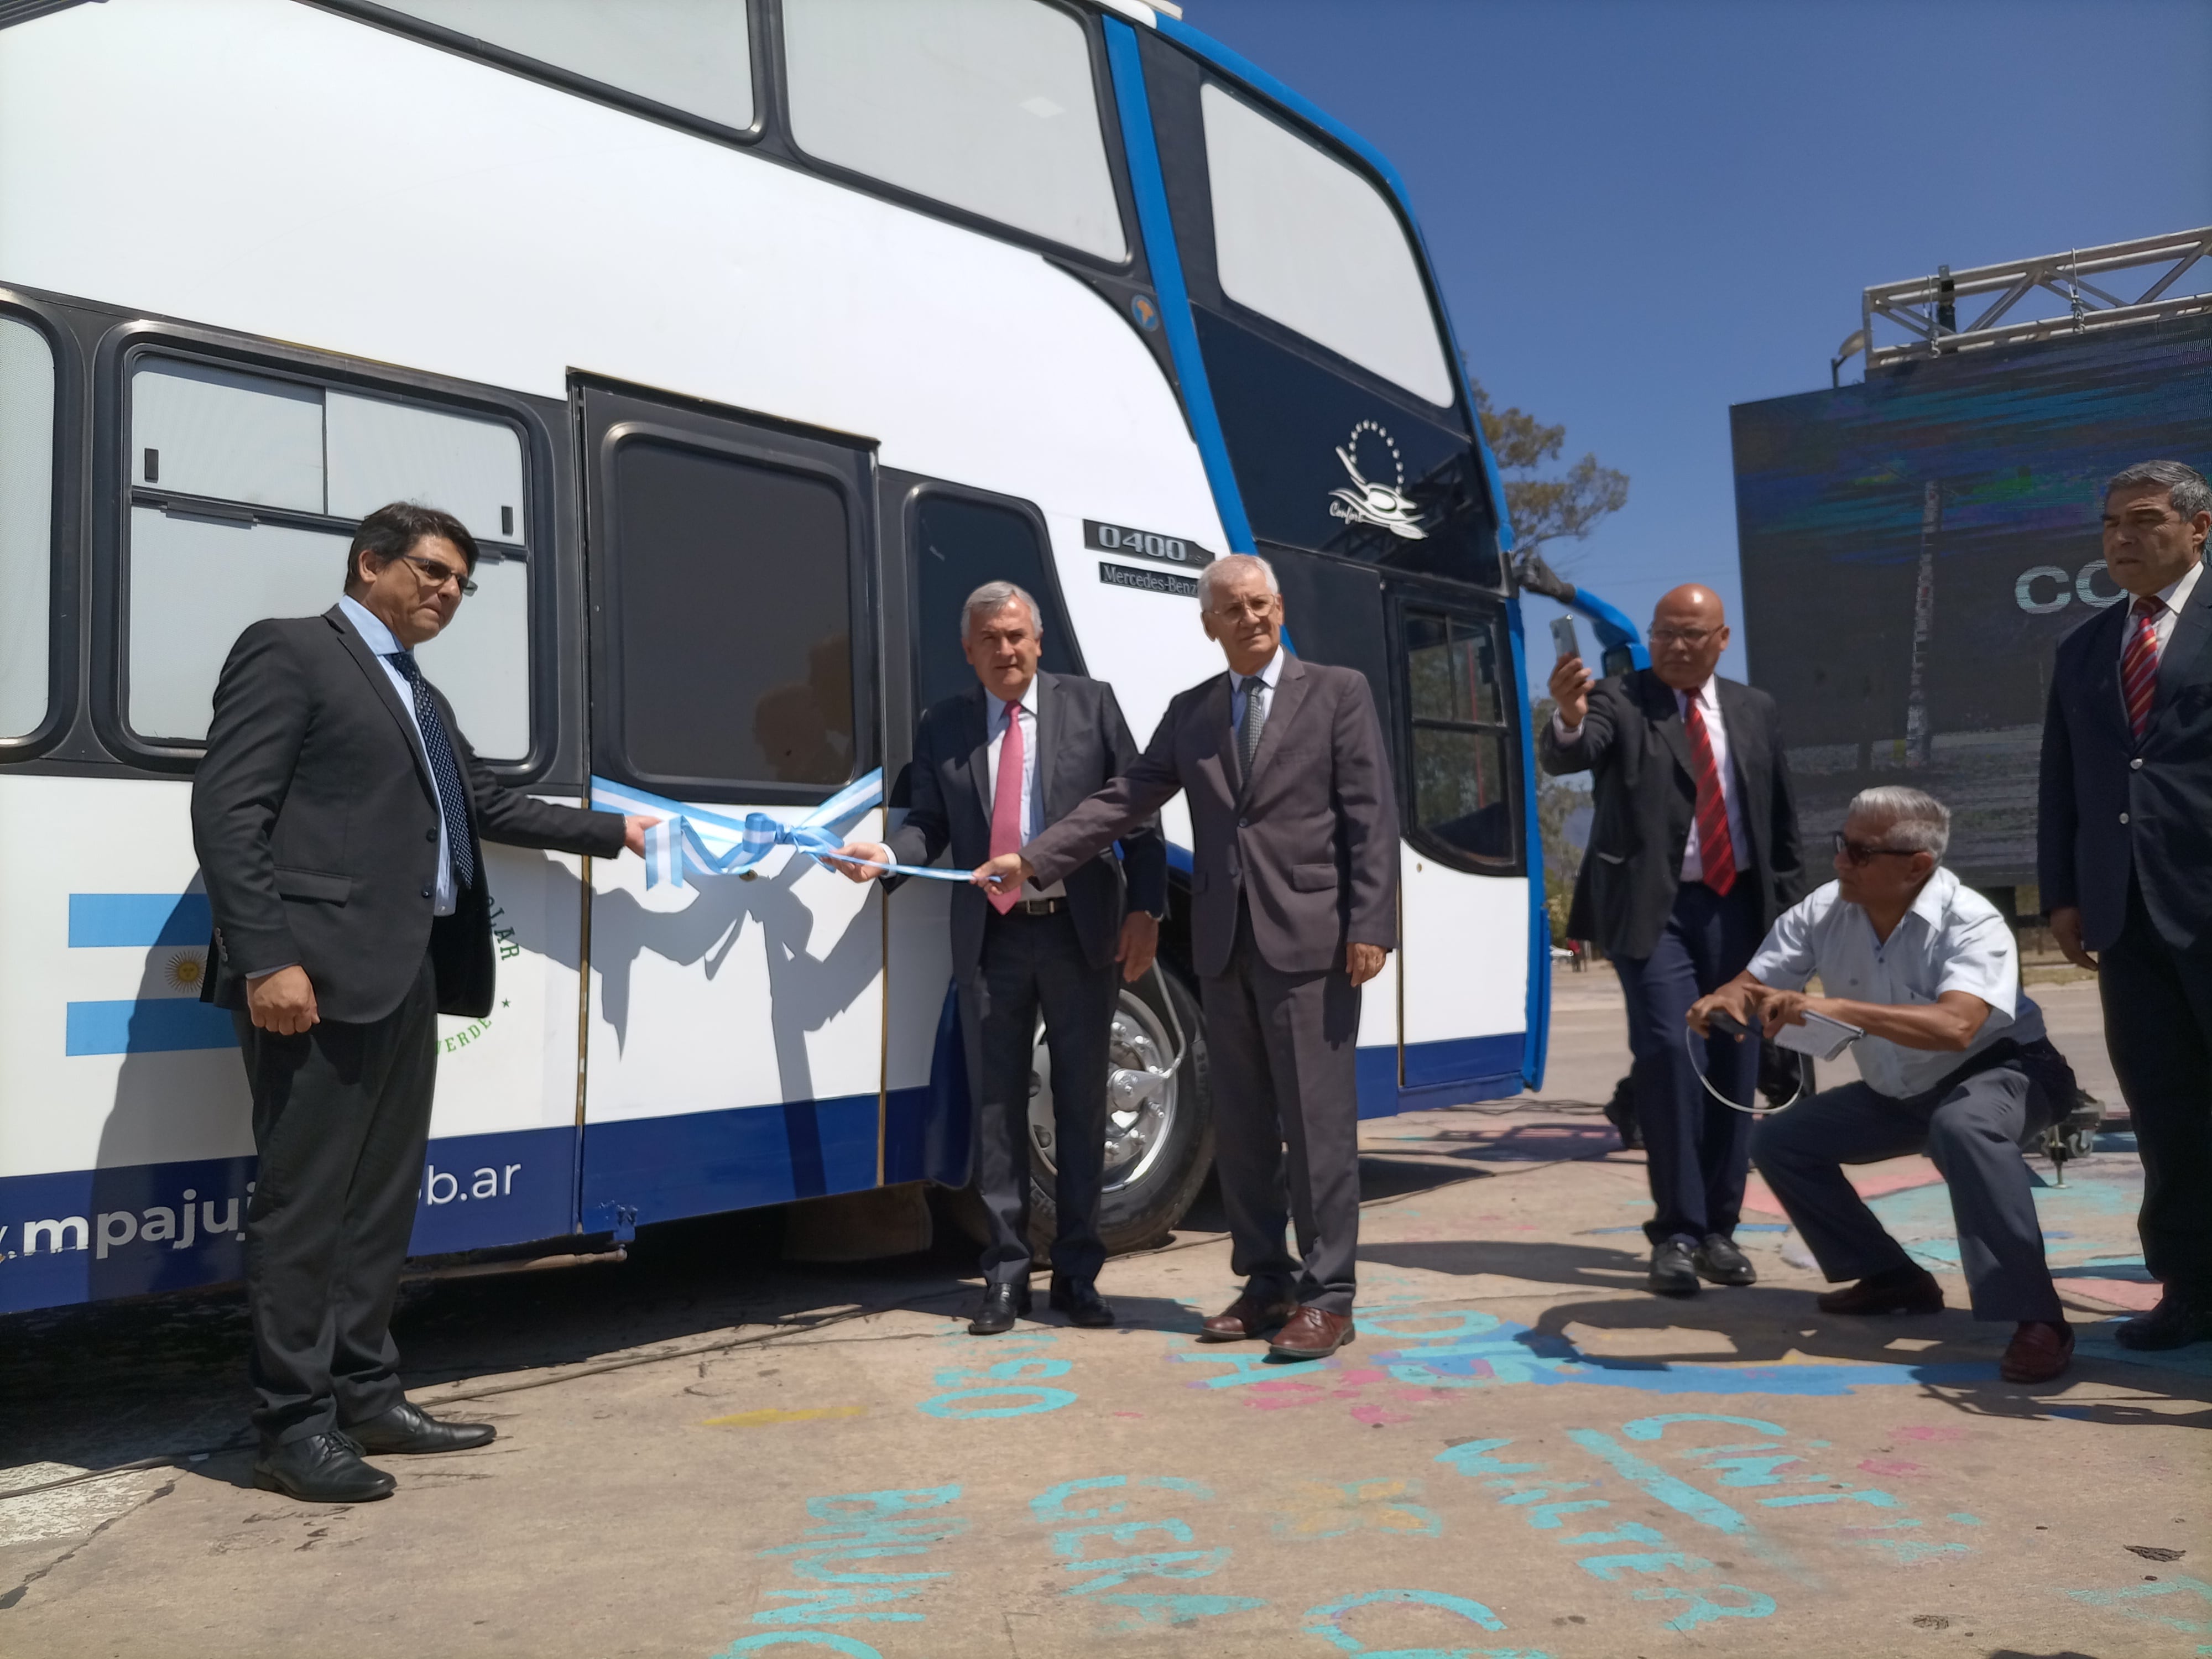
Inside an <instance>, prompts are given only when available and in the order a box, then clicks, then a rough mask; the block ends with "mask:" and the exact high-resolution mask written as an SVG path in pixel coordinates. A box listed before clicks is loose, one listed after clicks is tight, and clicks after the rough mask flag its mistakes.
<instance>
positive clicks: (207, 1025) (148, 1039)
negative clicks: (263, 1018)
mask: <svg viewBox="0 0 2212 1659" xmlns="http://www.w3.org/2000/svg"><path fill="white" fill-rule="evenodd" d="M65 1042H66V1050H65V1051H66V1052H67V1053H69V1054H169V1053H174V1052H176V1051H178V1050H179V1049H185V1048H232V1047H234V1046H235V1045H236V1043H237V1042H238V1034H237V1032H236V1031H234V1030H232V1029H231V1024H230V1010H229V1009H228V1008H217V1007H215V1006H212V1005H210V1004H209V1003H204V1002H201V1001H199V1000H197V999H196V998H192V997H144V998H140V999H138V1000H128V999H126V1000H123V1001H120V1002H72V1003H71V1004H70V1006H69V1023H68V1027H67V1035H66V1038H65Z"/></svg>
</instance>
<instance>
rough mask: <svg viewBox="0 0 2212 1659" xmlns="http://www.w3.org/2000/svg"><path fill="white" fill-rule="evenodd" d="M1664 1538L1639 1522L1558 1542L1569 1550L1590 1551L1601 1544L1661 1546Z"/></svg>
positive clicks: (1577, 1535) (1586, 1533)
mask: <svg viewBox="0 0 2212 1659" xmlns="http://www.w3.org/2000/svg"><path fill="white" fill-rule="evenodd" d="M1666 1541H1667V1540H1666V1538H1665V1536H1664V1535H1663V1534H1661V1533H1660V1532H1659V1530H1658V1529H1657V1528H1653V1527H1647V1526H1645V1525H1644V1523H1643V1522H1641V1521H1630V1522H1624V1523H1623V1524H1621V1525H1620V1526H1618V1527H1615V1528H1613V1530H1612V1531H1611V1532H1583V1533H1577V1534H1575V1535H1574V1536H1573V1537H1572V1538H1562V1539H1561V1540H1559V1542H1561V1543H1562V1544H1565V1546H1566V1547H1568V1548H1569V1549H1571V1550H1592V1549H1595V1548H1596V1547H1598V1546H1599V1545H1601V1544H1663V1543H1665V1542H1666Z"/></svg>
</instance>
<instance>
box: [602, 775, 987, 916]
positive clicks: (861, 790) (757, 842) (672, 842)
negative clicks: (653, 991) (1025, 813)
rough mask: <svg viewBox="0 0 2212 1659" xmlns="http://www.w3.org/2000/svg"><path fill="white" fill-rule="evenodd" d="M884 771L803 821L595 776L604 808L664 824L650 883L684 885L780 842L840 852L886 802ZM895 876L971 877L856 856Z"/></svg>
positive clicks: (651, 850) (754, 859)
mask: <svg viewBox="0 0 2212 1659" xmlns="http://www.w3.org/2000/svg"><path fill="white" fill-rule="evenodd" d="M883 799H884V775H883V769H881V768H880V767H878V769H876V770H875V771H872V772H871V773H869V774H868V775H866V777H864V778H860V779H859V780H857V781H854V782H852V783H848V784H847V785H846V786H845V787H843V788H842V789H840V790H839V791H838V792H837V793H836V794H834V795H832V796H830V797H829V799H828V800H825V801H823V803H822V805H819V806H817V807H816V808H815V809H814V810H813V811H811V812H809V813H808V814H807V815H806V816H805V817H803V818H801V819H799V821H798V822H797V823H784V822H783V821H782V820H781V819H780V818H775V817H770V816H769V814H767V813H766V812H748V813H746V814H745V815H744V817H741V818H737V817H727V816H726V815H725V814H723V813H720V812H715V811H709V810H708V809H707V808H706V807H703V806H695V805H691V804H690V802H688V801H680V800H671V799H668V797H666V796H665V795H655V794H650V793H647V792H646V791H645V790H642V789H634V788H632V787H630V786H629V785H628V784H626V783H617V782H615V781H613V780H612V779H611V778H602V777H594V778H592V806H593V808H595V809H596V810H597V811H602V812H621V813H623V814H624V815H626V816H627V815H633V814H634V815H636V816H640V817H658V818H659V820H660V822H659V823H656V824H654V825H653V828H651V829H648V830H647V831H646V832H645V884H646V885H647V887H648V888H652V887H659V886H660V885H662V884H664V883H665V884H667V885H669V886H671V887H681V886H683V885H684V884H685V881H686V878H690V879H692V880H697V879H699V878H702V877H707V876H732V875H736V874H738V872H740V871H744V870H750V869H751V868H752V867H753V866H755V865H757V864H758V863H759V862H760V861H761V860H763V859H764V858H766V857H767V856H768V855H769V853H771V852H773V851H774V850H775V848H779V847H793V848H798V850H799V851H800V852H802V853H804V854H806V855H807V856H808V857H810V858H814V859H821V858H824V857H827V856H829V855H830V854H835V853H836V851H837V849H838V848H841V847H842V846H843V845H844V844H845V836H844V831H845V830H846V829H849V828H850V827H851V826H852V824H853V823H854V820H855V819H857V818H858V817H860V815H861V814H862V813H863V812H866V811H870V810H871V809H872V808H874V807H877V806H880V805H883ZM849 861H850V862H852V863H854V864H866V865H869V866H871V867H872V868H875V869H878V870H884V871H888V872H891V873H892V874H894V875H901V876H921V877H924V878H927V879H928V880H931V881H966V880H967V879H968V872H966V871H965V870H931V869H925V868H923V867H921V866H918V865H912V864H876V863H875V862H874V860H869V859H854V860H849Z"/></svg>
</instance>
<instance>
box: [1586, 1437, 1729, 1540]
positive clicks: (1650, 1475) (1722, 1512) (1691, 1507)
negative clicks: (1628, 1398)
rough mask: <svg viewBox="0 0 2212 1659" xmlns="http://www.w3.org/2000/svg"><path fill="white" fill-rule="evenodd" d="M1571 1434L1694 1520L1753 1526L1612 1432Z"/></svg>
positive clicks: (1724, 1528) (1722, 1527)
mask: <svg viewBox="0 0 2212 1659" xmlns="http://www.w3.org/2000/svg"><path fill="white" fill-rule="evenodd" d="M1567 1438H1568V1439H1570V1440H1571V1441H1573V1442H1574V1443H1576V1444H1577V1446H1580V1447H1582V1448H1583V1449H1584V1450H1585V1451H1589V1452H1595V1454H1596V1455H1598V1456H1600V1457H1601V1458H1603V1459H1604V1460H1605V1461H1606V1462H1607V1463H1609V1464H1611V1465H1612V1466H1613V1470H1614V1472H1615V1473H1617V1474H1620V1476H1621V1477H1622V1478H1623V1479H1624V1480H1631V1481H1633V1482H1634V1483H1635V1484H1636V1485H1637V1486H1641V1487H1642V1488H1643V1489H1644V1491H1645V1492H1649V1493H1650V1495H1651V1496H1652V1497H1654V1498H1657V1499H1658V1500H1659V1501H1660V1502H1661V1503H1662V1504H1666V1505H1667V1507H1668V1508H1669V1509H1671V1510H1679V1511H1680V1513H1682V1514H1684V1515H1686V1516H1689V1517H1690V1519H1692V1521H1695V1522H1699V1523H1700V1524H1701V1525H1704V1526H1708V1527H1711V1528H1713V1529H1714V1530H1715V1531H1716V1532H1727V1533H1745V1532H1749V1531H1750V1530H1751V1522H1748V1521H1747V1520H1745V1519H1744V1518H1743V1516H1741V1515H1738V1514H1737V1513H1736V1512H1735V1510H1732V1509H1730V1508H1729V1506H1728V1505H1727V1504H1723V1503H1722V1502H1721V1501H1720V1499H1719V1498H1713V1497H1711V1496H1709V1495H1708V1494H1706V1493H1705V1492H1699V1490H1698V1489H1697V1488H1696V1487H1695V1486H1691V1485H1690V1484H1689V1483H1688V1482H1687V1481H1684V1480H1676V1479H1675V1478H1674V1476H1673V1475H1671V1474H1668V1473H1667V1472H1666V1471H1665V1470H1664V1469H1662V1468H1660V1467H1659V1466H1658V1465H1657V1464H1656V1463H1649V1462H1645V1461H1644V1459H1643V1458H1641V1457H1638V1455H1636V1454H1635V1453H1634V1452H1632V1451H1631V1450H1629V1449H1628V1448H1627V1447H1626V1446H1624V1445H1622V1444H1621V1443H1620V1442H1619V1441H1617V1440H1614V1439H1613V1438H1611V1437H1609V1436H1607V1435H1602V1434H1600V1433H1599V1432H1598V1431H1596V1430H1595V1429H1570V1430H1568V1431H1567ZM1768 1501H1769V1502H1770V1503H1771V1502H1772V1501H1773V1500H1772V1499H1769V1500H1768Z"/></svg>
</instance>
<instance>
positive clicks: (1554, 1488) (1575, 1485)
mask: <svg viewBox="0 0 2212 1659" xmlns="http://www.w3.org/2000/svg"><path fill="white" fill-rule="evenodd" d="M1589 1484H1590V1483H1589V1481H1587V1480H1553V1481H1550V1482H1548V1483H1547V1484H1546V1485H1544V1486H1531V1487H1529V1488H1528V1490H1527V1491H1525V1492H1515V1493H1514V1494H1513V1495H1512V1496H1511V1497H1510V1498H1499V1499H1498V1502H1499V1503H1501V1504H1534V1503H1536V1502H1538V1501H1539V1500H1541V1499H1542V1498H1549V1497H1550V1496H1551V1495H1552V1494H1553V1492H1588V1491H1589Z"/></svg>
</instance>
